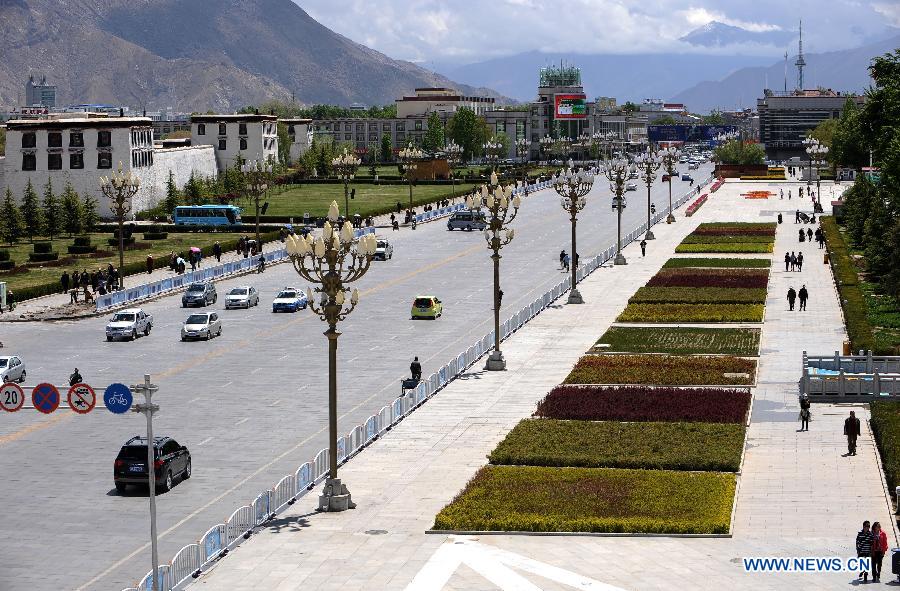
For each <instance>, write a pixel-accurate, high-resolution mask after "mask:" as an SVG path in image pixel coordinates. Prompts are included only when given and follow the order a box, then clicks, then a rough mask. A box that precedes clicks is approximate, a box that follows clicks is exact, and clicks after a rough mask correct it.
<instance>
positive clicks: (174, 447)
mask: <svg viewBox="0 0 900 591" xmlns="http://www.w3.org/2000/svg"><path fill="white" fill-rule="evenodd" d="M153 476H154V478H155V480H156V486H158V487H159V488H160V489H161V490H162V491H163V492H166V491H168V490H171V489H172V486H173V485H174V482H175V478H181V480H187V479H188V478H190V477H191V452H189V451H188V448H186V447H185V446H183V445H179V444H178V442H177V441H175V440H174V439H172V438H171V437H154V438H153ZM149 480H150V474H149V472H148V468H147V438H146V437H141V436H140V435H138V436H135V437H132V438H131V439H129V440H128V441H126V442H125V445H123V446H122V449H120V450H119V455H117V456H116V461H115V462H114V463H113V482H114V483H115V485H116V490H117V491H118V492H119V493H120V494H121V493H124V492H125V489H126V488H127V487H128V485H129V484H138V485H144V484H146V485H149Z"/></svg>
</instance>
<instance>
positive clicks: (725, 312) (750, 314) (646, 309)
mask: <svg viewBox="0 0 900 591" xmlns="http://www.w3.org/2000/svg"><path fill="white" fill-rule="evenodd" d="M764 313H765V305H763V304H628V307H627V308H625V311H624V312H622V313H621V314H619V317H618V318H617V319H616V321H617V322H762V320H763V314H764Z"/></svg>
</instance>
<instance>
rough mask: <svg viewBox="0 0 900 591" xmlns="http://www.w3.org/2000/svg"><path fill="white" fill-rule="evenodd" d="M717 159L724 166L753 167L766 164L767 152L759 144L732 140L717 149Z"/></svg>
mask: <svg viewBox="0 0 900 591" xmlns="http://www.w3.org/2000/svg"><path fill="white" fill-rule="evenodd" d="M715 157H716V160H717V161H718V162H721V163H722V164H740V165H743V166H751V165H757V164H765V162H766V152H765V150H763V149H762V147H760V145H759V144H748V143H746V142H741V141H740V140H731V141H728V142H725V143H724V144H722V145H721V146H719V147H718V148H716V149H715Z"/></svg>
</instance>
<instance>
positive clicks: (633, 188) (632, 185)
mask: <svg viewBox="0 0 900 591" xmlns="http://www.w3.org/2000/svg"><path fill="white" fill-rule="evenodd" d="M625 190H626V191H637V183H628V184H627V185H625Z"/></svg>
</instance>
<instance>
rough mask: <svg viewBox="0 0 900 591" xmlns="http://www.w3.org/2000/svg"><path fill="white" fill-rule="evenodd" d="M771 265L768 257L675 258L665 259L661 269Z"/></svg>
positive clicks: (763, 267) (764, 266)
mask: <svg viewBox="0 0 900 591" xmlns="http://www.w3.org/2000/svg"><path fill="white" fill-rule="evenodd" d="M770 266H771V262H770V261H769V259H736V258H725V257H722V258H700V257H696V258H675V259H669V260H668V261H666V264H665V265H663V269H678V268H684V267H733V268H740V267H743V268H758V269H768V268H769V267H770Z"/></svg>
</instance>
